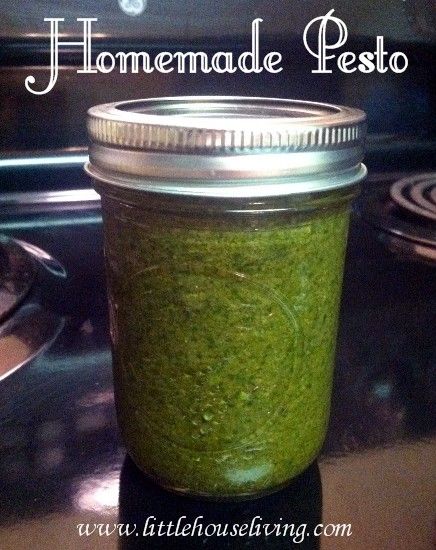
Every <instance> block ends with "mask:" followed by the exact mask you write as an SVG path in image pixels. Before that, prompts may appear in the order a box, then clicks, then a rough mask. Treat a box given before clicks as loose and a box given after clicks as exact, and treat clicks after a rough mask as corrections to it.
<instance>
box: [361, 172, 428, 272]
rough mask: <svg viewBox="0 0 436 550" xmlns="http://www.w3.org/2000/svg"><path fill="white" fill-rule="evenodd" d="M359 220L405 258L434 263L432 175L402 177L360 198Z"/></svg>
mask: <svg viewBox="0 0 436 550" xmlns="http://www.w3.org/2000/svg"><path fill="white" fill-rule="evenodd" d="M359 210H360V213H361V215H362V217H363V218H364V219H365V220H366V221H367V222H369V223H370V224H371V225H373V226H375V227H377V228H378V229H381V230H382V231H383V233H382V234H381V235H380V238H381V240H382V241H384V242H386V243H388V245H389V246H390V248H391V249H393V250H394V251H395V252H399V253H401V254H402V255H403V256H407V257H408V258H409V259H421V260H424V261H426V262H427V263H432V264H434V262H436V224H435V223H434V222H435V221H436V172H435V173H426V174H419V175H415V176H412V177H408V178H402V179H400V180H398V181H396V182H395V183H393V184H392V185H391V186H390V187H389V188H386V187H385V186H383V187H381V188H380V189H378V190H376V191H375V192H373V193H371V194H370V195H366V196H363V197H362V200H361V203H360V208H359Z"/></svg>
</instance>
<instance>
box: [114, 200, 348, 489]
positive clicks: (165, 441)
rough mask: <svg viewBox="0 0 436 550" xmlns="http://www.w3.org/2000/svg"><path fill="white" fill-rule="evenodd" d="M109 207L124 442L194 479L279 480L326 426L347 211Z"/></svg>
mask: <svg viewBox="0 0 436 550" xmlns="http://www.w3.org/2000/svg"><path fill="white" fill-rule="evenodd" d="M111 208H115V211H112V212H111V215H107V216H105V231H106V254H107V263H108V275H109V281H110V296H111V299H110V302H111V317H112V323H111V324H112V334H113V339H114V378H115V393H116V404H117V411H118V418H119V424H120V427H121V431H122V434H123V438H124V441H125V443H126V445H127V448H128V451H129V453H130V454H131V455H132V457H133V458H134V460H135V461H136V462H137V464H138V465H139V466H140V467H141V468H142V469H143V470H144V471H145V472H148V473H149V474H151V475H153V476H155V477H157V478H159V479H160V480H161V482H162V483H164V484H166V485H167V486H169V487H172V488H175V489H179V490H188V491H190V492H193V493H203V494H209V495H215V496H222V495H237V494H241V493H256V492H262V491H264V490H267V489H270V488H273V487H278V486H280V485H281V484H283V483H285V482H286V481H287V480H288V479H290V478H291V477H293V476H294V475H296V474H297V473H299V472H300V471H302V470H303V469H304V468H305V467H306V466H308V464H309V463H310V461H311V460H312V459H313V458H314V457H315V456H316V454H317V452H318V451H319V448H320V446H321V444H322V441H323V438H324V435H325V430H326V425H327V421H328V414H329V403H330V393H331V380H332V369H333V358H334V348H335V339H336V324H337V315H338V306H339V297H340V287H341V279H342V268H343V258H344V249H345V243H346V232H347V225H348V212H347V211H346V210H345V208H344V209H342V210H336V211H328V212H324V213H320V214H319V215H314V216H312V217H310V218H308V219H307V220H306V221H304V222H302V223H300V222H299V223H298V224H297V223H292V222H289V223H288V224H281V225H277V224H276V225H271V226H268V225H266V226H263V227H259V228H256V227H254V228H253V227H245V228H244V227H240V226H238V227H234V228H233V229H232V228H225V229H224V228H221V227H220V226H219V225H216V224H215V225H214V224H210V226H208V225H207V224H204V223H202V224H201V226H200V225H195V224H191V225H189V222H188V223H187V226H186V227H183V226H182V225H181V224H176V223H174V224H173V223H172V222H171V218H170V217H167V218H164V219H163V220H162V222H161V223H156V220H155V219H150V221H149V222H147V213H144V221H141V222H139V221H137V220H136V221H135V220H134V219H133V217H132V218H129V213H128V212H127V211H122V212H121V210H120V211H118V212H117V210H116V207H115V206H111ZM257 229H258V230H257Z"/></svg>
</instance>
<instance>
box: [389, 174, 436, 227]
mask: <svg viewBox="0 0 436 550" xmlns="http://www.w3.org/2000/svg"><path fill="white" fill-rule="evenodd" d="M390 195H391V198H392V199H393V200H394V201H395V202H396V203H397V204H398V205H399V206H400V207H402V208H405V209H406V210H408V211H409V212H412V213H413V214H416V215H418V216H424V217H425V218H427V219H430V220H434V221H436V173H434V172H433V173H429V174H421V175H419V176H412V177H411V178H404V179H401V180H398V181H396V182H395V183H394V184H393V185H392V186H391V189H390Z"/></svg>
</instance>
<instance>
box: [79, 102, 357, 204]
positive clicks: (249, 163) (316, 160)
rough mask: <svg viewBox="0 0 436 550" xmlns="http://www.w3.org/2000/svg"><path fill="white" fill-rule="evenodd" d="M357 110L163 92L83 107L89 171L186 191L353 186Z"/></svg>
mask: <svg viewBox="0 0 436 550" xmlns="http://www.w3.org/2000/svg"><path fill="white" fill-rule="evenodd" d="M365 118H366V117H365V113H364V112H363V111H360V110H359V109H352V108H349V107H341V106H335V105H327V104H323V103H313V102H306V101H296V100H287V99H269V98H252V97H214V96H205V97H169V98H154V99H142V100H134V101H123V102H117V103H108V104H104V105H97V106H95V107H92V108H91V109H89V111H88V133H89V136H90V138H91V141H92V143H91V146H90V151H89V158H90V161H89V163H88V164H87V165H86V170H87V172H88V173H89V174H90V175H91V176H92V177H94V178H96V179H97V180H100V181H102V182H106V183H109V184H112V185H117V186H122V187H129V188H135V189H142V190H145V191H156V192H161V193H162V192H163V193H176V194H184V195H205V196H217V197H247V196H251V197H261V196H273V195H282V194H283V195H288V194H293V193H305V192H314V191H326V190H330V189H337V188H340V187H345V186H348V185H352V184H355V183H356V182H358V181H360V180H361V179H363V178H364V177H365V175H366V168H365V166H364V165H363V164H362V162H361V161H362V159H363V153H364V149H363V147H364V137H365V131H366V124H365Z"/></svg>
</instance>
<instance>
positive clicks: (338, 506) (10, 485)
mask: <svg viewBox="0 0 436 550" xmlns="http://www.w3.org/2000/svg"><path fill="white" fill-rule="evenodd" d="M387 183H388V182H387ZM387 183H386V184H387ZM376 187H377V189H376V192H377V193H378V192H381V190H382V187H383V186H381V185H377V186H376ZM383 189H384V187H383ZM369 197H370V195H368V194H367V193H366V192H364V193H363V195H362V196H361V198H360V199H359V201H358V203H357V205H356V210H355V212H354V213H353V216H352V224H351V231H350V237H349V245H348V252H347V261H346V272H345V279H344V290H343V300H342V308H341V322H340V330H339V341H338V349H337V364H336V377H335V386H334V396H333V405H332V414H331V421H330V428H329V432H328V436H327V440H326V443H325V446H324V449H323V452H322V454H321V457H320V458H319V460H318V462H317V463H315V464H313V465H312V466H311V467H310V468H309V469H308V470H307V471H306V472H305V473H304V474H303V475H302V476H300V477H299V478H298V479H297V480H295V482H294V483H293V484H291V485H290V486H289V487H287V488H286V489H284V490H283V491H281V492H279V493H276V494H275V495H271V496H269V497H265V498H263V499H259V500H255V501H248V502H244V503H232V504H229V503H225V504H216V503H215V504H214V503H204V502H198V501H195V500H191V499H189V498H182V497H176V496H174V495H170V494H168V493H166V492H164V491H162V490H160V489H158V488H157V487H155V486H154V485H152V484H150V483H149V482H147V481H146V480H145V479H144V478H143V476H142V475H141V474H140V473H139V472H138V471H137V470H136V468H135V467H134V466H133V465H132V463H131V462H130V461H129V460H128V459H127V458H126V456H125V451H124V449H123V447H122V444H121V442H120V440H119V437H118V433H117V427H116V421H115V411H114V403H113V395H112V378H111V356H110V348H109V337H108V317H107V309H106V294H105V292H106V291H105V281H104V269H103V253H102V227H101V217H100V209H99V202H98V200H97V197H96V196H95V195H94V194H93V192H92V191H89V190H86V191H69V192H65V193H53V192H51V193H36V194H28V195H24V194H22V195H14V196H10V195H9V196H5V197H4V200H3V202H2V199H1V197H0V205H1V206H2V214H1V216H0V233H1V234H4V235H6V236H7V237H11V238H14V239H18V240H19V241H22V243H21V245H20V246H22V247H23V248H27V251H28V254H30V255H31V256H32V257H33V258H35V259H34V260H32V262H33V263H34V265H35V266H37V275H36V281H34V283H33V285H32V287H31V289H30V291H29V293H28V294H27V296H26V297H25V298H24V301H23V302H22V304H21V306H19V307H18V309H16V312H15V313H14V315H13V316H12V317H9V318H8V319H7V320H6V321H3V323H2V324H1V325H0V327H1V328H0V349H3V350H4V357H5V354H6V355H7V354H8V353H10V351H9V350H10V349H11V348H10V347H9V348H8V347H7V346H5V345H4V341H5V338H6V339H7V338H8V337H11V335H12V337H13V340H12V342H13V343H14V346H13V347H14V349H16V344H17V343H21V344H22V345H23V346H24V347H26V346H27V347H29V346H33V347H32V349H33V351H34V355H33V359H32V360H30V361H29V362H28V363H27V364H25V366H22V367H21V368H19V369H18V370H16V372H14V373H13V374H11V375H10V376H7V377H5V378H4V380H3V381H2V382H0V495H1V505H0V540H1V544H0V547H1V548H2V550H3V549H4V550H12V548H14V549H27V548H30V547H32V548H37V549H50V548H53V549H56V550H57V549H58V548H63V547H64V548H74V549H81V548H84V549H85V548H105V549H106V548H114V549H115V548H123V549H125V548H172V547H174V548H197V547H200V546H201V547H203V546H204V547H206V548H227V547H228V548H239V547H240V548H242V547H243V548H288V547H290V546H289V539H280V537H274V536H273V537H268V538H266V539H262V540H260V539H253V540H247V539H241V540H240V541H238V540H237V539H233V540H227V539H226V540H224V539H223V538H221V539H220V538H213V537H211V538H205V539H201V540H200V539H199V542H198V545H197V546H195V545H194V543H193V541H192V539H189V540H188V539H183V540H181V539H180V538H178V539H172V540H171V539H168V538H166V539H165V540H157V538H156V537H155V538H154V539H153V542H150V539H147V538H143V537H138V538H136V537H134V536H132V537H125V536H118V535H116V534H113V535H110V536H107V537H106V536H104V537H98V536H97V535H96V534H95V533H94V534H93V535H90V536H89V537H86V536H79V532H78V528H77V525H78V524H82V523H87V522H92V523H104V524H106V523H111V524H113V523H114V522H121V523H141V522H142V523H144V522H145V520H146V518H147V517H148V516H156V517H157V518H158V521H161V520H163V521H166V522H168V521H169V520H170V519H173V520H174V519H175V518H176V519H177V518H178V517H180V516H182V515H186V516H188V518H190V517H195V516H198V515H203V516H205V517H206V518H208V519H209V521H213V522H215V523H219V522H225V521H231V522H237V521H239V522H240V523H242V522H244V521H247V518H250V520H251V518H253V517H255V516H257V515H258V516H261V517H262V518H263V519H264V520H266V521H269V522H271V523H274V521H277V520H278V518H286V520H287V521H288V522H289V523H295V524H301V523H307V524H308V525H316V524H317V523H321V522H323V523H324V524H328V523H344V524H345V523H351V525H352V531H353V535H352V536H351V537H349V538H343V539H341V538H337V537H330V538H329V537H324V538H323V539H322V541H321V546H322V548H325V549H329V548H332V549H337V548H342V547H343V548H351V549H354V548H355V549H360V548H362V549H363V548H365V549H369V550H371V549H379V548H395V549H402V548H404V549H412V548H417V549H418V548H419V549H426V548H429V549H430V548H432V547H433V545H432V536H433V535H432V520H433V509H432V502H433V497H434V466H435V451H434V449H435V447H434V443H435V440H434V434H435V420H436V414H435V413H436V410H435V404H436V386H435V380H436V376H435V375H436V372H435V371H436V349H435V346H436V341H435V337H434V336H435V334H434V328H435V326H436V264H435V263H431V262H427V263H426V262H422V261H411V259H410V258H409V257H407V256H404V255H403V254H401V253H397V251H395V250H392V249H391V248H390V247H389V246H386V239H385V237H384V235H386V232H383V231H382V230H379V229H378V228H377V227H374V226H373V225H371V224H370V223H368V221H366V219H364V218H363V217H362V215H361V212H362V211H363V210H364V205H365V203H366V202H365V201H368V200H369ZM371 200H372V199H371ZM23 243H24V244H23ZM28 245H31V247H30V248H29V246H28ZM32 247H33V248H32ZM413 260H416V258H413ZM20 316H22V318H21V319H20ZM23 318H24V322H23ZM20 321H21V324H20ZM14 323H15V324H14ZM5 326H7V327H8V331H9V332H8V331H6V330H5ZM20 326H21V327H23V326H24V327H26V328H27V331H26V330H25V329H23V328H21V332H20V330H19V327H20ZM17 327H18V328H17ZM32 327H33V328H32ZM43 329H44V330H46V332H45V333H44V338H40V340H38V339H37V338H36V336H35V334H38V333H39V332H41V331H42V330H43ZM31 342H33V344H31ZM1 346H3V347H1ZM3 360H5V359H4V358H3ZM319 544H320V541H319V539H317V538H313V537H312V538H311V537H307V538H305V539H304V542H303V543H302V544H301V545H300V546H301V548H317V547H318V546H319ZM238 545H240V546H238Z"/></svg>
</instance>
